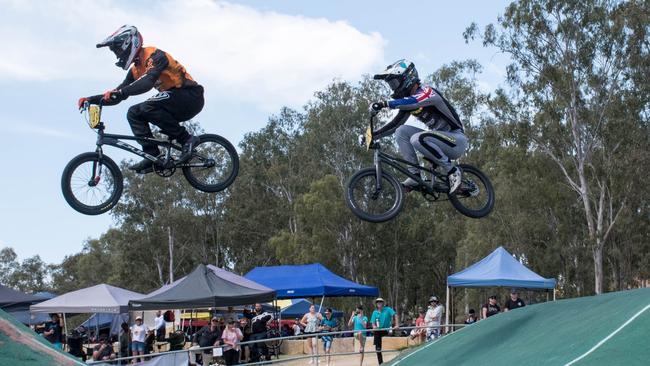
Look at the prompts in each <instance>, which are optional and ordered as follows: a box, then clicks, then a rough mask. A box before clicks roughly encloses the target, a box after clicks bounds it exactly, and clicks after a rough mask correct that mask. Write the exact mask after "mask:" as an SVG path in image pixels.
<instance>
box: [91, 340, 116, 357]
mask: <svg viewBox="0 0 650 366" xmlns="http://www.w3.org/2000/svg"><path fill="white" fill-rule="evenodd" d="M114 359H115V352H113V346H111V344H110V343H108V340H107V339H106V337H100V338H99V344H98V345H96V346H95V348H94V350H93V361H107V360H114Z"/></svg>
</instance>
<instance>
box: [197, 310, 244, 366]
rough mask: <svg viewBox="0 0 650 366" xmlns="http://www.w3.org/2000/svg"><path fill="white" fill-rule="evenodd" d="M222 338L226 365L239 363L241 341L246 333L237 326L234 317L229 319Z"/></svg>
mask: <svg viewBox="0 0 650 366" xmlns="http://www.w3.org/2000/svg"><path fill="white" fill-rule="evenodd" d="M221 339H222V341H223V343H224V344H225V346H224V348H223V358H224V360H225V361H226V365H236V364H238V361H239V349H240V348H239V342H241V340H242V339H244V334H242V332H241V330H239V328H237V327H235V321H234V320H233V319H228V322H227V323H226V329H224V331H223V334H222V335H221ZM204 365H205V363H204Z"/></svg>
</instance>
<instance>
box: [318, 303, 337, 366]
mask: <svg viewBox="0 0 650 366" xmlns="http://www.w3.org/2000/svg"><path fill="white" fill-rule="evenodd" d="M338 327H339V323H338V322H337V321H336V319H334V318H333V317H332V309H331V308H327V309H325V318H323V319H322V320H321V327H320V330H321V331H323V332H335V331H337V330H338ZM322 339H323V348H324V349H325V355H327V366H330V364H331V360H332V356H330V351H331V349H332V342H333V341H334V336H333V335H324V336H323V337H322Z"/></svg>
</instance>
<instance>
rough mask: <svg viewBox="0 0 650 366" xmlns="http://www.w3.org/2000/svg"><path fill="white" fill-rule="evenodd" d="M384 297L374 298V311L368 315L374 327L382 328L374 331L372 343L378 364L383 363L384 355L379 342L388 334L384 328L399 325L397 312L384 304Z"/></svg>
mask: <svg viewBox="0 0 650 366" xmlns="http://www.w3.org/2000/svg"><path fill="white" fill-rule="evenodd" d="M384 303H385V301H384V299H382V298H381V297H378V298H377V299H376V300H375V307H376V308H377V309H375V311H373V312H372V316H371V317H370V323H372V327H373V328H374V329H384V330H378V331H375V332H374V344H375V350H376V351H377V363H379V364H380V365H381V364H382V363H384V357H383V356H382V354H381V343H382V338H383V337H385V336H387V335H388V331H386V330H385V329H386V328H391V332H392V328H397V326H398V325H399V319H398V318H397V313H396V312H395V310H393V309H392V308H391V307H389V306H384Z"/></svg>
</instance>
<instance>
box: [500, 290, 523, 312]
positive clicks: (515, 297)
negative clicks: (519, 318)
mask: <svg viewBox="0 0 650 366" xmlns="http://www.w3.org/2000/svg"><path fill="white" fill-rule="evenodd" d="M524 306H526V303H524V300H522V299H520V298H519V292H518V291H517V289H516V288H513V289H511V290H510V298H509V299H508V300H507V301H506V304H505V306H504V307H503V311H508V310H514V309H518V308H523V307H524Z"/></svg>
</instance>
